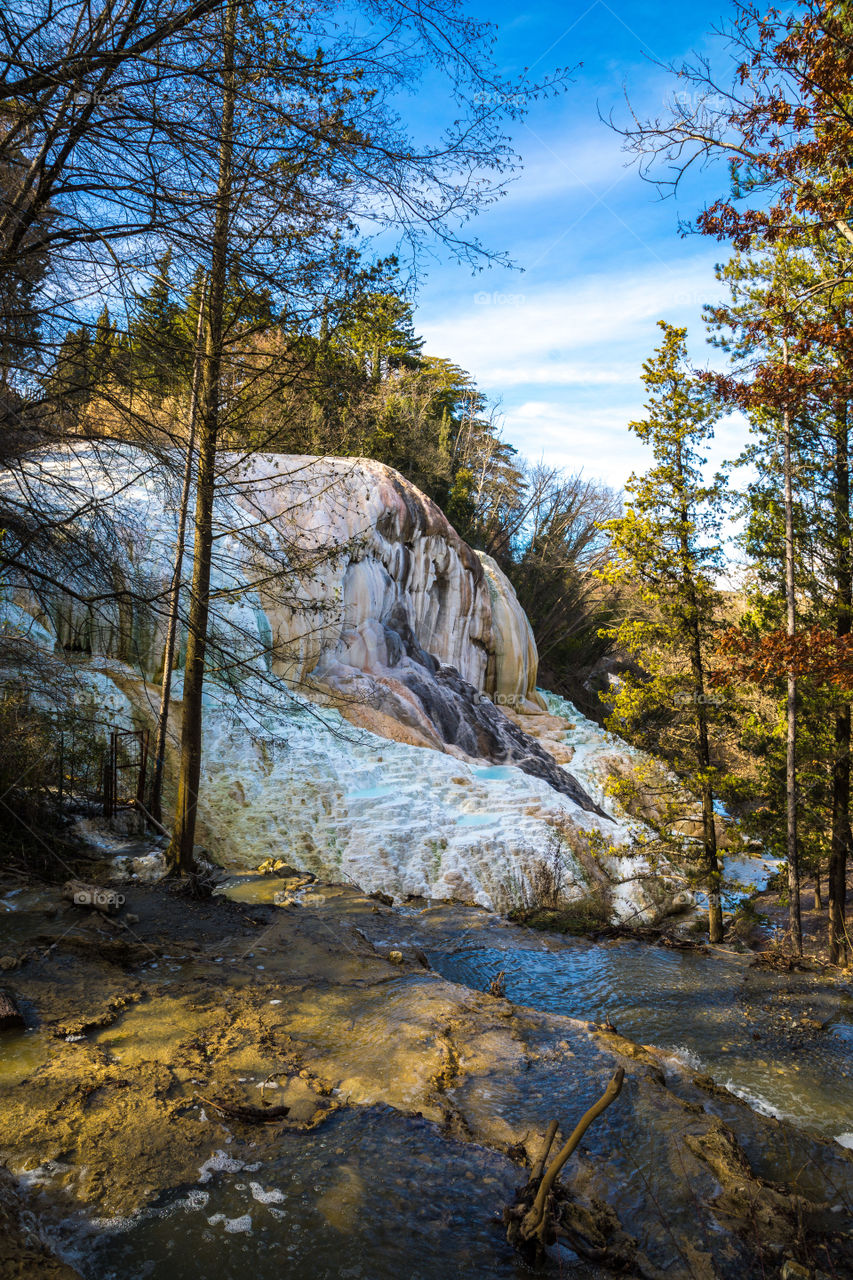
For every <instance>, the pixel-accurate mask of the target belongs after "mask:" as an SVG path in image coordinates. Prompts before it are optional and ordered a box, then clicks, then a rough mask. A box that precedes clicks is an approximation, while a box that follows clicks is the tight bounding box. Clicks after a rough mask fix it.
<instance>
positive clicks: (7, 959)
mask: <svg viewBox="0 0 853 1280" xmlns="http://www.w3.org/2000/svg"><path fill="white" fill-rule="evenodd" d="M17 967H18V961H17V960H16V959H15V957H14V956H0V969H17Z"/></svg>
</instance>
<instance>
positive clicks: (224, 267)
mask: <svg viewBox="0 0 853 1280" xmlns="http://www.w3.org/2000/svg"><path fill="white" fill-rule="evenodd" d="M236 25H237V0H228V6H227V9H226V11H225V31H224V38H223V58H222V69H223V77H222V80H223V85H222V134H221V141H220V147H219V174H218V179H217V189H216V217H215V222H214V230H213V244H212V253H211V263H210V302H209V305H208V317H207V334H206V339H205V354H204V369H203V373H202V379H201V393H200V396H199V415H198V418H199V457H198V483H197V487H196V506H195V541H194V546H193V574H192V585H191V587H190V601H189V616H188V620H187V657H186V665H185V669H184V704H183V717H182V721H181V764H180V772H179V775H178V796H177V803H176V806H175V821H174V824H173V827H172V841H171V844H170V845H169V850H168V855H167V856H168V861H169V867H170V870H171V871H172V872H173V873H177V874H179V875H187V874H189V873H190V872H191V871H192V870H193V867H194V859H193V845H194V843H195V825H196V814H197V809H198V785H199V778H200V776H201V732H202V689H203V685H204V663H205V657H206V653H207V626H208V617H209V612H210V599H209V596H210V569H211V561H212V558H213V500H214V490H215V478H216V475H215V472H216V443H217V432H218V427H219V375H220V368H221V364H222V321H223V306H224V300H225V286H226V282H227V277H228V234H229V222H230V213H231V196H232V173H231V162H232V152H233V129H234V97H235V85H234V45H235V32H236Z"/></svg>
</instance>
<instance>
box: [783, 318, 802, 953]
mask: <svg viewBox="0 0 853 1280" xmlns="http://www.w3.org/2000/svg"><path fill="white" fill-rule="evenodd" d="M787 359H788V348H787V343H786V344H785V363H786V365H787ZM782 437H783V447H784V477H785V604H786V611H787V631H788V636H789V637H791V638H792V637H793V636H794V635H795V634H796V630H797V599H796V591H795V584H794V489H793V480H792V475H791V415H790V412H789V410H788V409H784V410H783V411H782ZM787 686H788V688H787V699H786V703H785V716H786V737H785V818H786V834H785V851H786V855H787V858H788V927H789V929H790V932H791V941H792V943H793V945H794V948H795V950H796V952H797V954H798V955H802V953H803V927H802V921H801V919H800V866H799V849H798V845H797V677H796V675H795V674H794V672H793V671H792V670H789V672H788V680H787Z"/></svg>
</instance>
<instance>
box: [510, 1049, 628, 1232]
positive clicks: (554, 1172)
mask: <svg viewBox="0 0 853 1280" xmlns="http://www.w3.org/2000/svg"><path fill="white" fill-rule="evenodd" d="M624 1079H625V1068H624V1067H619V1068H618V1069H617V1071H616V1072H615V1073H614V1075H613V1079H612V1080H611V1081H610V1083H609V1085H608V1086H607V1088H606V1089H605V1090H604V1093H603V1094H602V1095H601V1097H600V1098H599V1099H598V1102H594V1103H593V1104H592V1106H591V1107H590V1108H589V1110H588V1111H587V1112H585V1113H584V1115H583V1116H582V1117H581V1119H580V1120H579V1121H578V1123H577V1124H576V1125H575V1129H574V1132H573V1134H572V1136H571V1137H570V1138H569V1140H568V1142H567V1143H566V1145H565V1146H564V1147H563V1149H562V1151H560V1152H558V1154H557V1155H556V1157H555V1158H554V1160H553V1161H552V1162H551V1165H550V1167H549V1169H548V1172H547V1173H546V1174H545V1176H544V1177H543V1179H542V1181H541V1183H540V1184H539V1190H538V1191H537V1193H536V1199H535V1200H534V1201H533V1205H532V1207H531V1208H530V1210H529V1211H528V1213H527V1214H526V1215H525V1217H524V1219H523V1221H522V1223H521V1235H522V1238H523V1239H525V1240H529V1239H530V1238H531V1236H533V1235H535V1234H536V1233H537V1232H538V1231H539V1228H540V1226H541V1224H542V1221H543V1219H544V1217H545V1201H546V1200H547V1198H548V1192H549V1191H550V1190H551V1188H552V1187H553V1185H554V1183H555V1182H556V1181H557V1176H558V1174H559V1172H560V1170H561V1169H562V1167H563V1165H564V1164H565V1163H566V1161H567V1160H568V1159H569V1156H570V1155H571V1154H572V1152H573V1151H575V1150H576V1148H577V1146H578V1144H579V1143H580V1140H581V1138H582V1137H583V1135H584V1134H585V1133H586V1131H587V1129H588V1128H589V1126H590V1125H591V1124H592V1122H593V1120H597V1119H598V1117H599V1116H600V1115H601V1113H602V1111H606V1110H607V1108H608V1107H609V1106H610V1104H611V1102H615V1101H616V1099H617V1098H618V1097H619V1094H620V1093H621V1092H622V1081H623V1080H624Z"/></svg>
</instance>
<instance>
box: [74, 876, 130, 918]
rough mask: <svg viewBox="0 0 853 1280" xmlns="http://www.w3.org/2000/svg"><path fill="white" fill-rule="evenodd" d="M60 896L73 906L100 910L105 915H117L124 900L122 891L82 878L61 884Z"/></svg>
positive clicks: (88, 909)
mask: <svg viewBox="0 0 853 1280" xmlns="http://www.w3.org/2000/svg"><path fill="white" fill-rule="evenodd" d="M62 896H63V898H65V900H66V901H67V902H73V903H74V906H75V907H83V908H84V910H87V911H100V912H102V913H103V914H104V915H105V916H114V915H117V914H118V912H119V911H120V910H121V908H122V907H123V906H124V901H125V899H124V894H123V893H118V892H117V891H116V890H115V889H107V888H105V887H104V886H103V885H100V884H86V882H85V881H83V880H67V881H66V882H65V884H64V885H63V886H62Z"/></svg>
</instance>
